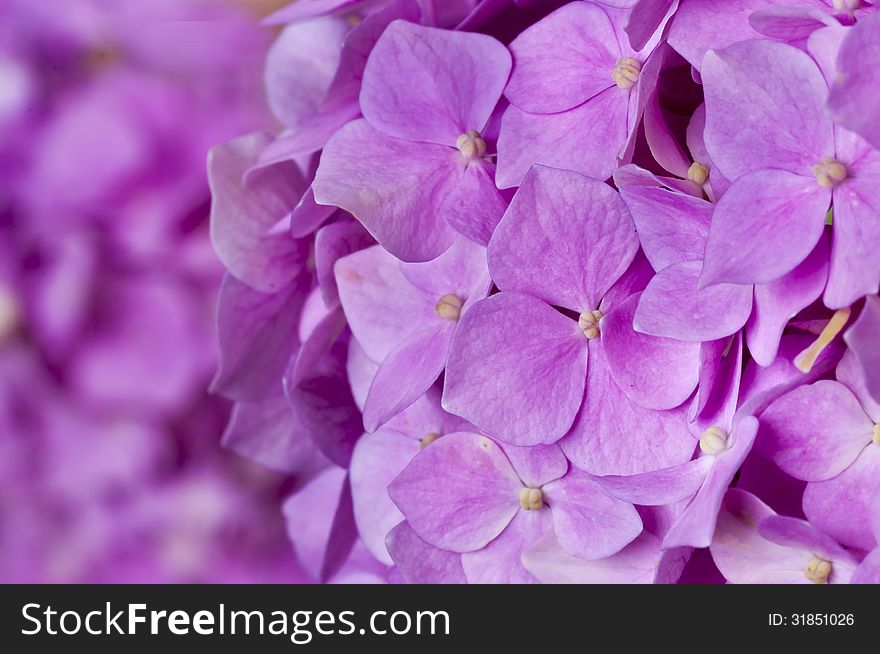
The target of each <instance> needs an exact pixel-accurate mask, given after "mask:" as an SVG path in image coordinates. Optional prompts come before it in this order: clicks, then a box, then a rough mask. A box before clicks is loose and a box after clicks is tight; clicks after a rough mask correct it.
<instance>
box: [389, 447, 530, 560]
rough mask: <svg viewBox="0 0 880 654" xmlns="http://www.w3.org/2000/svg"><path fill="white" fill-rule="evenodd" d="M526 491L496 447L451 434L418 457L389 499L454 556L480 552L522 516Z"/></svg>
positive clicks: (420, 530) (431, 540) (393, 487)
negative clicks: (521, 500)
mask: <svg viewBox="0 0 880 654" xmlns="http://www.w3.org/2000/svg"><path fill="white" fill-rule="evenodd" d="M521 488H523V485H522V482H521V481H520V480H519V477H517V475H516V473H515V472H514V471H513V468H512V467H511V466H510V462H509V461H508V460H507V457H506V456H504V453H503V452H502V451H501V448H499V447H498V446H497V445H496V444H495V443H493V442H492V441H491V440H489V439H488V438H486V437H485V436H480V435H478V434H471V433H468V432H459V433H456V434H448V435H446V436H443V437H442V438H440V439H438V440H437V441H435V442H434V443H432V444H431V445H430V446H429V447H426V448H425V449H423V450H422V451H421V452H419V453H418V454H417V455H416V457H415V458H414V459H413V460H412V461H411V462H410V463H409V465H408V466H407V467H406V468H404V470H403V472H401V473H400V474H399V475H398V476H397V478H396V479H394V481H393V482H391V485H390V486H389V487H388V494H389V495H390V496H391V499H392V500H393V501H394V503H395V504H396V505H397V507H398V508H399V509H400V510H401V511H402V512H403V514H404V515H405V516H406V519H407V521H408V522H409V524H410V526H411V527H412V528H413V529H414V530H415V532H416V533H417V534H418V535H419V537H420V538H422V539H423V540H425V541H426V542H428V543H429V544H431V545H434V546H436V547H441V548H443V549H449V550H453V551H456V552H469V551H472V550H477V549H480V548H481V547H483V546H485V545H486V544H487V543H489V541H491V540H492V539H493V538H495V537H496V536H498V534H500V533H501V532H502V531H503V530H504V528H505V527H507V525H508V523H510V521H511V520H512V519H513V517H514V515H516V514H517V513H518V512H519V510H520V509H519V491H520V489H521Z"/></svg>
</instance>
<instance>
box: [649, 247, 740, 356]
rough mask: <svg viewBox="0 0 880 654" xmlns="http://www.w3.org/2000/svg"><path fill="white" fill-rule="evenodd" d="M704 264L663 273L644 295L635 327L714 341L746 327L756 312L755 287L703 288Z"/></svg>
mask: <svg viewBox="0 0 880 654" xmlns="http://www.w3.org/2000/svg"><path fill="white" fill-rule="evenodd" d="M702 269H703V264H702V262H701V261H683V262H681V263H676V264H673V265H671V266H669V267H668V268H664V269H663V270H661V271H660V272H659V273H657V275H656V276H655V277H654V279H652V280H651V282H650V283H649V284H648V287H647V288H646V289H645V291H644V292H643V293H642V296H641V300H640V301H639V307H638V309H637V310H636V312H635V316H634V319H633V327H634V328H635V329H636V330H637V331H640V332H643V333H645V334H651V335H653V336H666V337H668V338H677V339H680V340H683V341H693V342H699V341H711V340H715V339H716V338H722V337H724V336H729V335H730V334H733V333H734V332H736V331H737V330H738V329H739V328H740V327H742V326H743V325H744V324H745V323H746V320H748V318H749V314H750V313H751V312H752V287H751V286H747V285H744V284H716V285H714V286H709V287H707V288H703V289H700V288H699V280H700V273H701V271H702Z"/></svg>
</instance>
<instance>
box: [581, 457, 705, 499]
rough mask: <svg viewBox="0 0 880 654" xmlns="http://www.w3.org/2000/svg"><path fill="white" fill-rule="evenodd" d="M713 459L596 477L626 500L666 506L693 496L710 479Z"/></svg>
mask: <svg viewBox="0 0 880 654" xmlns="http://www.w3.org/2000/svg"><path fill="white" fill-rule="evenodd" d="M713 461H714V459H713V458H712V457H709V456H701V457H699V458H697V459H694V460H693V461H688V462H687V463H682V464H680V465H677V466H672V467H671V468H662V469H661V470H653V471H651V472H643V473H641V474H637V475H626V476H620V475H608V476H604V477H596V478H595V479H596V481H597V482H598V483H599V485H600V486H602V488H604V489H605V490H606V491H608V492H609V493H611V494H612V495H614V497H618V498H620V499H621V500H623V501H625V502H631V503H632V504H640V505H642V506H663V505H666V504H673V503H675V502H681V501H682V500H687V499H690V498H691V497H693V496H694V495H695V494H696V493H697V491H698V490H700V487H701V486H702V485H703V482H704V481H705V480H706V475H708V474H709V468H711V467H712V463H713Z"/></svg>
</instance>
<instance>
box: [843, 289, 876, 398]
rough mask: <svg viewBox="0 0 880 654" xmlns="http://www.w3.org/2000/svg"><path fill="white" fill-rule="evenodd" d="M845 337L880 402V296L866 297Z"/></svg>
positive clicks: (873, 396) (869, 386)
mask: <svg viewBox="0 0 880 654" xmlns="http://www.w3.org/2000/svg"><path fill="white" fill-rule="evenodd" d="M843 339H844V340H845V341H846V344H847V345H849V347H850V349H851V350H852V351H853V352H854V353H855V356H856V357H857V358H858V360H859V363H860V364H861V367H862V374H863V375H864V376H865V387H866V389H867V391H868V393H870V395H871V397H872V398H874V400H875V401H878V402H880V348H878V347H877V341H878V339H880V297H877V296H876V295H874V296H869V297H867V298H865V306H864V308H863V309H862V313H861V314H859V317H858V318H857V319H856V321H855V322H854V323H853V324H852V327H850V328H849V329H848V330H847V331H846V333H845V334H844V335H843Z"/></svg>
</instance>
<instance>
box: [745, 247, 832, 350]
mask: <svg viewBox="0 0 880 654" xmlns="http://www.w3.org/2000/svg"><path fill="white" fill-rule="evenodd" d="M828 250H829V247H828V240H827V239H826V238H820V239H819V243H818V244H817V245H816V247H815V249H814V250H813V251H812V252H811V253H810V254H809V256H807V258H806V259H804V260H803V262H802V263H800V264H799V265H798V266H797V267H796V268H795V269H794V270H792V271H791V272H790V273H788V274H786V275H783V276H782V277H780V278H779V279H777V280H775V281H772V282H770V283H769V284H758V285H757V286H755V305H754V311H753V312H752V315H751V317H750V318H749V322H748V324H747V325H746V342H747V343H748V345H749V352H750V353H751V355H752V358H754V359H755V361H757V362H758V363H759V364H760V365H762V366H769V365H770V364H771V363H773V359H775V358H776V352H777V351H778V349H779V340H780V339H781V338H782V332H783V331H784V330H785V327H786V325H787V324H788V321H789V320H791V319H792V318H793V317H794V316H795V315H796V314H797V313H798V312H799V311H801V310H802V309H805V308H806V307H808V306H810V305H811V304H812V303H813V302H814V301H815V300H816V299H817V298H818V297H819V296H820V295H821V294H822V291H823V290H824V288H825V281H826V280H827V278H828Z"/></svg>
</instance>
